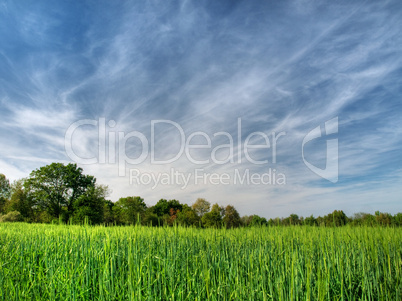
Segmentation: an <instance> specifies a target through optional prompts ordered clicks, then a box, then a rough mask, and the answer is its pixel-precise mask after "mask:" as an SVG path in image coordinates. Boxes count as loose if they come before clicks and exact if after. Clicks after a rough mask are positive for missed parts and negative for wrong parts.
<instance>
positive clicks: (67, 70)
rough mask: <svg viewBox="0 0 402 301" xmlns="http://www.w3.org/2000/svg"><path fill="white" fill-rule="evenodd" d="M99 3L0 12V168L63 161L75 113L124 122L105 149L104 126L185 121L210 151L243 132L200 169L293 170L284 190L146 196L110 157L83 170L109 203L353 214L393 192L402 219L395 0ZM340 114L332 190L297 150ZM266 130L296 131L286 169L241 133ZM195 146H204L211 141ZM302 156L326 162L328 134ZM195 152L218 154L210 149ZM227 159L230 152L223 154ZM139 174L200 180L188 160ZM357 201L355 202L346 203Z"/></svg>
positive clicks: (167, 148)
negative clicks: (134, 198) (166, 201)
mask: <svg viewBox="0 0 402 301" xmlns="http://www.w3.org/2000/svg"><path fill="white" fill-rule="evenodd" d="M90 6H91V7H90V8H89V4H88V3H85V2H82V3H78V2H77V3H68V4H60V3H52V4H48V3H46V4H45V3H42V2H40V1H39V2H35V3H32V4H31V5H29V6H21V5H18V4H15V3H11V2H4V3H2V4H1V6H0V20H1V21H0V25H1V26H0V37H1V38H2V44H1V46H0V104H1V109H0V129H1V131H2V135H1V136H0V145H1V148H0V156H1V157H0V169H1V170H4V173H6V174H7V175H8V176H9V177H11V178H17V177H21V176H23V175H27V174H28V173H29V171H30V170H32V169H34V168H37V167H39V166H41V165H44V164H47V163H48V162H52V161H56V160H57V161H62V162H67V161H69V160H70V158H69V157H68V156H67V155H66V153H65V145H64V144H65V139H64V135H65V133H66V130H67V129H68V127H69V126H70V125H71V124H73V123H74V122H76V121H78V120H82V119H90V120H94V121H99V120H100V119H99V118H105V120H106V122H108V121H110V120H114V121H115V123H116V126H114V127H110V126H109V125H108V124H107V123H106V138H107V141H106V142H107V143H108V144H107V147H109V144H111V145H112V146H113V147H114V148H116V150H118V147H119V145H120V144H121V143H122V140H116V141H115V142H114V143H113V142H112V141H109V140H108V137H109V136H108V135H109V134H110V133H112V134H114V135H116V137H118V132H119V131H120V132H122V133H124V135H127V134H128V133H130V132H132V131H138V132H140V133H143V134H144V135H145V137H146V138H147V139H148V140H149V141H150V139H151V121H152V120H163V119H167V120H171V121H174V122H176V123H178V124H179V125H180V127H181V128H182V129H183V131H184V133H185V135H186V138H188V137H189V135H190V134H191V133H194V132H197V131H203V132H205V133H206V134H208V136H209V137H210V138H211V140H212V145H211V148H214V147H216V146H218V145H220V144H224V143H228V139H227V138H225V137H224V136H222V135H221V136H214V134H216V133H218V132H223V131H224V132H227V133H228V134H230V135H231V136H232V137H233V139H234V145H233V163H231V162H228V163H227V164H214V163H213V162H212V160H210V163H209V164H205V165H202V166H200V167H201V168H204V169H205V171H206V172H208V173H214V172H215V173H218V174H222V173H233V172H234V170H235V169H239V170H242V171H244V170H246V169H249V170H251V171H253V172H255V173H257V174H262V173H264V172H266V171H267V170H268V169H269V168H271V169H273V168H274V169H276V171H277V172H278V173H279V172H280V173H283V174H285V175H286V180H287V182H286V185H283V186H275V185H204V184H200V183H198V185H195V184H192V185H189V186H187V187H186V189H180V185H179V186H178V185H167V186H166V185H165V186H161V187H158V188H156V189H151V188H150V187H148V186H147V185H145V186H144V185H142V186H138V187H137V186H135V185H134V186H133V185H130V184H129V178H128V177H118V176H117V175H118V170H117V169H118V166H117V165H116V164H113V163H110V164H95V165H87V166H84V169H85V171H86V172H88V173H92V174H94V175H95V176H96V177H97V178H98V180H99V181H100V182H102V183H104V184H109V186H110V188H111V189H113V194H112V198H113V199H114V200H116V199H117V198H118V197H120V196H125V195H133V194H135V195H141V196H143V197H145V199H146V201H147V202H148V203H154V202H156V201H157V200H158V199H159V198H162V197H164V198H178V199H180V200H181V201H183V202H188V203H191V202H193V201H194V200H195V199H196V198H197V197H206V198H208V200H210V201H211V202H215V201H217V202H220V203H222V204H228V203H232V204H234V205H235V206H236V207H238V208H239V210H240V211H241V213H242V214H252V213H260V214H262V215H265V216H267V217H273V216H278V215H279V216H285V215H287V214H289V213H291V212H296V213H300V214H304V215H306V214H309V213H314V214H316V215H317V214H322V213H326V212H328V211H329V210H333V209H344V210H346V211H348V212H350V213H352V212H354V211H356V210H359V211H360V209H361V208H363V209H364V204H365V203H367V204H368V203H370V204H372V205H370V206H372V207H373V208H374V207H378V209H381V208H382V205H381V204H382V201H383V200H382V198H381V195H384V196H386V197H387V198H388V200H389V202H388V205H386V206H388V207H387V208H389V209H387V210H390V211H401V210H402V207H400V206H401V205H400V204H398V203H397V200H398V193H400V190H398V187H400V177H398V174H399V173H400V170H401V165H400V159H399V157H400V155H401V151H402V150H401V147H400V145H401V135H400V134H401V122H400V118H399V115H400V114H401V112H402V106H401V104H400V99H399V98H400V95H401V92H400V86H401V80H400V78H401V76H400V73H401V66H402V60H401V58H400V55H399V52H400V51H399V50H400V48H401V43H402V40H401V34H400V30H399V28H401V25H402V24H401V23H402V22H401V21H400V17H399V16H400V13H401V10H402V8H401V6H400V5H399V3H398V2H397V1H388V2H367V1H358V2H354V3H350V2H346V1H345V2H343V1H341V2H336V3H331V4H328V3H327V4H325V5H321V4H319V3H315V2H312V1H282V2H277V3H268V2H263V1H260V2H247V1H238V2H236V3H234V2H233V1H219V2H216V1H215V2H213V1H201V2H190V1H181V2H178V3H176V4H172V3H165V2H163V3H162V2H159V3H156V2H154V1H147V2H138V3H131V4H129V3H121V4H117V5H111V4H109V3H108V2H106V1H104V2H103V1H101V3H98V4H96V5H94V4H91V5H90ZM334 117H338V120H339V132H338V134H337V136H336V137H337V138H338V139H339V181H338V183H336V184H331V183H328V182H326V180H324V179H321V178H320V177H319V176H317V175H315V174H314V173H312V172H311V171H310V170H309V169H308V168H307V167H306V166H305V165H304V163H303V159H302V157H301V152H302V141H303V138H304V137H305V136H306V134H307V133H308V132H309V131H311V130H312V129H314V128H315V127H317V126H319V125H323V124H324V123H325V122H326V121H327V120H330V119H332V118H334ZM238 118H241V120H242V126H241V130H242V138H241V142H242V143H243V144H241V148H239V147H238V137H237V135H238ZM256 131H258V132H264V133H266V134H267V135H268V136H269V137H271V136H270V135H271V133H272V132H275V133H279V132H286V135H283V136H282V137H281V138H280V139H279V140H278V145H277V162H276V163H273V162H272V159H273V158H272V147H271V148H270V149H260V150H252V153H251V156H252V157H253V158H257V159H260V160H264V159H267V160H268V161H269V163H268V164H263V165H255V164H252V163H250V162H249V161H248V160H247V159H246V158H245V154H244V142H245V139H246V137H247V136H248V135H249V134H250V133H252V132H256ZM98 135H99V133H98V128H97V127H96V126H87V127H81V128H79V129H77V131H75V132H74V139H75V140H74V145H73V147H74V150H75V151H76V152H77V153H78V154H80V155H82V156H84V157H92V156H96V155H97V154H98V145H99V143H100V142H99V141H98ZM154 138H155V140H156V141H157V156H158V158H159V159H163V158H171V157H172V156H174V155H175V154H177V152H178V150H179V147H178V142H179V141H180V136H179V135H178V131H177V129H175V128H174V127H172V126H170V127H169V126H166V125H164V126H163V125H161V126H160V127H159V128H158V130H157V131H156V132H155V137H154ZM198 138H199V139H198V140H194V143H197V141H198V142H199V143H203V142H202V141H201V140H202V139H201V138H200V137H198ZM259 142H261V140H259ZM270 142H271V143H272V140H271V141H270ZM119 143H120V144H119ZM253 143H257V140H254V142H253ZM306 147H307V148H306V150H307V151H308V152H307V155H308V159H309V160H310V159H311V160H313V161H314V162H315V163H317V164H322V163H323V162H324V161H325V150H326V146H325V139H324V138H323V139H320V140H317V141H316V142H315V144H310V145H309V146H306ZM239 151H240V152H241V153H242V163H241V164H239V163H238V161H237V159H238V153H239ZM139 152H140V149H139V144H138V141H135V139H132V140H130V141H128V142H127V155H128V156H131V157H135V156H138V153H139ZM108 154H109V153H108V151H107V155H108ZM191 154H192V155H193V156H194V157H196V158H199V159H200V160H201V159H203V160H205V159H208V158H209V159H211V158H210V156H211V151H208V150H206V151H205V150H204V151H202V150H193V151H192V152H191ZM229 155H230V153H229V151H228V150H225V149H223V150H222V151H221V153H220V156H221V158H227V157H228V156H229ZM116 161H118V158H116ZM129 168H138V169H139V170H141V171H142V172H149V173H153V174H158V173H161V172H169V170H170V168H174V169H177V170H180V171H182V172H185V173H194V170H195V169H196V168H198V166H196V165H194V164H193V163H192V162H191V161H190V160H188V158H187V157H186V156H185V154H184V155H183V156H182V157H181V158H180V159H179V160H178V161H176V162H174V163H171V164H169V165H153V164H150V157H148V158H147V159H146V160H145V161H144V162H143V163H142V164H140V165H133V166H130V165H128V166H127V169H129ZM1 170H0V171H1ZM1 172H3V171H1ZM127 172H128V171H127ZM373 187H375V188H373ZM384 187H386V188H384ZM364 191H370V192H371V193H364ZM398 191H399V192H398ZM371 196H375V197H376V198H377V200H376V201H373V200H372V197H371ZM350 198H352V199H354V200H355V203H354V204H350V202H347V201H345V200H348V199H350ZM323 200H325V201H323ZM398 206H399V207H398ZM370 208H371V207H370ZM376 209H377V208H376Z"/></svg>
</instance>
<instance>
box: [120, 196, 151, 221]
mask: <svg viewBox="0 0 402 301" xmlns="http://www.w3.org/2000/svg"><path fill="white" fill-rule="evenodd" d="M146 209H147V205H146V204H145V202H144V199H143V198H141V197H139V196H129V197H125V198H120V199H119V200H118V201H117V202H116V203H115V205H114V208H113V210H114V213H115V214H116V220H117V221H118V222H120V223H123V224H136V223H137V222H139V221H140V220H139V219H141V217H142V216H143V214H144V212H145V210H146Z"/></svg>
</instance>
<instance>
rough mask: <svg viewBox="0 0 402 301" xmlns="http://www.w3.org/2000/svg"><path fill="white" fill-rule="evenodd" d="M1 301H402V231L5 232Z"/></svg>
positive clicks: (0, 244) (56, 228)
mask: <svg viewBox="0 0 402 301" xmlns="http://www.w3.org/2000/svg"><path fill="white" fill-rule="evenodd" d="M0 300H253V301H254V300H402V229H400V228H350V227H343V228H314V227H307V226H306V227H273V228H251V229H249V228H242V229H234V230H224V229H221V230H215V229H191V228H147V227H140V226H136V227H110V228H107V227H101V226H97V227H90V226H63V225H39V224H38V225H35V224H22V223H20V224H8V223H3V224H0Z"/></svg>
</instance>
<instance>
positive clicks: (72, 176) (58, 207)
mask: <svg viewBox="0 0 402 301" xmlns="http://www.w3.org/2000/svg"><path fill="white" fill-rule="evenodd" d="M95 182H96V179H95V178H94V177H93V176H88V175H84V174H83V173H82V168H79V167H77V164H72V163H70V164H67V165H64V164H62V163H52V164H50V165H47V166H43V167H41V168H39V169H36V170H34V171H33V172H32V173H31V174H30V177H29V178H28V179H27V181H26V182H25V183H26V186H27V188H28V189H29V190H30V193H31V195H32V197H33V198H34V200H35V201H36V203H37V204H38V206H40V207H42V208H43V209H45V210H46V211H47V212H48V213H49V214H50V215H51V216H53V217H55V218H58V217H60V216H62V217H63V219H64V220H65V221H67V220H68V218H69V216H70V215H71V214H72V213H73V211H74V206H73V204H74V201H75V200H76V199H78V198H79V197H80V196H82V195H84V194H85V193H86V192H87V190H88V189H90V188H94V187H95Z"/></svg>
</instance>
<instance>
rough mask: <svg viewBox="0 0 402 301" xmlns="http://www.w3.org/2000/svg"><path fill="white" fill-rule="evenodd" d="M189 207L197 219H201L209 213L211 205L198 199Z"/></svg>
mask: <svg viewBox="0 0 402 301" xmlns="http://www.w3.org/2000/svg"><path fill="white" fill-rule="evenodd" d="M191 207H192V208H193V210H194V211H195V213H196V214H197V215H198V216H199V217H202V216H203V215H204V214H205V213H207V212H208V211H209V209H210V208H211V204H210V203H209V202H207V201H206V200H205V199H201V198H198V199H197V200H196V201H195V203H194V204H193V205H192V206H191Z"/></svg>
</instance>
